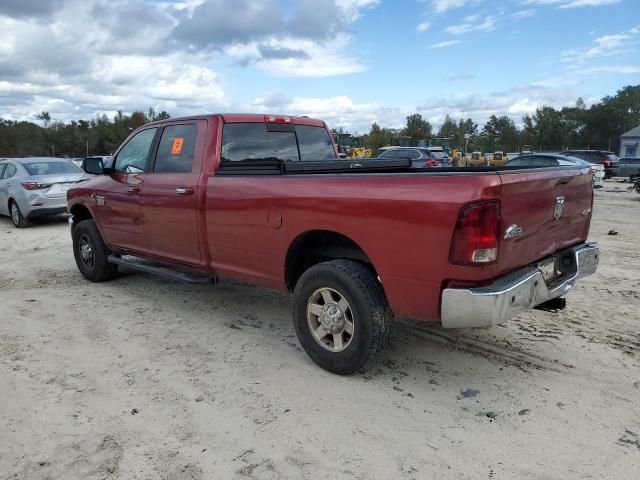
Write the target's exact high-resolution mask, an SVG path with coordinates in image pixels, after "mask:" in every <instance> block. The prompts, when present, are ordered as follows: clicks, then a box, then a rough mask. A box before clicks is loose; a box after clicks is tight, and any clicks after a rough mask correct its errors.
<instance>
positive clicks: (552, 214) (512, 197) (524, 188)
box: [498, 167, 593, 273]
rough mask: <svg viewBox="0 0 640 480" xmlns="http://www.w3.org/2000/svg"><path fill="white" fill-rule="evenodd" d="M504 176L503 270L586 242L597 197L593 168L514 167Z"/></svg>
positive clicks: (501, 196)
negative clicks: (520, 169)
mask: <svg viewBox="0 0 640 480" xmlns="http://www.w3.org/2000/svg"><path fill="white" fill-rule="evenodd" d="M500 177H501V179H502V190H501V195H500V199H501V216H502V229H501V237H502V238H501V241H500V247H499V254H498V269H499V273H504V272H507V271H511V270H514V269H515V268H518V267H521V266H524V265H527V264H530V263H533V262H535V261H537V260H540V259H542V258H544V257H546V256H548V255H550V254H552V253H554V252H556V251H558V250H561V249H563V248H566V247H570V246H572V245H575V244H578V243H583V242H585V241H586V239H587V234H588V232H589V224H590V222H591V208H592V199H593V187H592V180H591V169H590V168H588V167H584V168H582V169H563V170H559V169H553V170H540V171H531V170H528V171H526V172H518V171H510V172H500ZM514 225H515V227H513V228H511V229H510V227H512V226H514ZM518 227H519V228H518ZM520 230H521V233H520V234H519V235H518V233H519V231H520ZM509 232H510V233H511V235H509V234H508V233H509Z"/></svg>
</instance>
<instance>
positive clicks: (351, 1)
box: [336, 0, 380, 22]
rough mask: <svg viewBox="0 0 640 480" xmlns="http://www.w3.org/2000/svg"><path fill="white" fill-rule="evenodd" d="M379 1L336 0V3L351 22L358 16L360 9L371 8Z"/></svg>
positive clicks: (360, 12)
mask: <svg viewBox="0 0 640 480" xmlns="http://www.w3.org/2000/svg"><path fill="white" fill-rule="evenodd" d="M379 3H380V0H336V5H337V6H338V7H339V8H341V9H342V11H343V12H344V13H345V15H346V16H347V18H348V19H349V21H351V22H353V21H355V20H357V19H358V18H359V17H360V15H361V14H362V10H364V9H367V8H373V7H375V6H377V5H378V4H379Z"/></svg>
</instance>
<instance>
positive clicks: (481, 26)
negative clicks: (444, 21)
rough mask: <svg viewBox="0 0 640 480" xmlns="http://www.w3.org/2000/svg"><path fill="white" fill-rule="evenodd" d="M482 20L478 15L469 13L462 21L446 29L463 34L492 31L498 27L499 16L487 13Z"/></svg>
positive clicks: (455, 33)
mask: <svg viewBox="0 0 640 480" xmlns="http://www.w3.org/2000/svg"><path fill="white" fill-rule="evenodd" d="M480 20H481V19H480V18H479V17H478V15H469V16H468V17H466V18H465V19H464V21H463V22H462V23H460V24H456V25H450V26H448V27H447V28H445V29H444V30H445V32H447V33H450V34H452V35H462V34H464V33H469V32H491V31H493V30H495V29H496V23H497V21H498V17H496V16H493V15H487V16H486V17H484V19H482V21H480Z"/></svg>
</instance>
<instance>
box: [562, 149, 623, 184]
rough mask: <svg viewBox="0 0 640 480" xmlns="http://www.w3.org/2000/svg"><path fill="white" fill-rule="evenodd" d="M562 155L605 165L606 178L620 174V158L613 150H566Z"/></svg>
mask: <svg viewBox="0 0 640 480" xmlns="http://www.w3.org/2000/svg"><path fill="white" fill-rule="evenodd" d="M560 155H567V156H570V157H578V158H582V159H583V160H586V161H587V162H589V163H592V164H594V165H604V178H611V177H615V176H617V175H618V165H619V162H620V159H619V158H618V156H617V155H616V154H614V153H613V152H607V151H606V150H565V151H564V152H561V153H560Z"/></svg>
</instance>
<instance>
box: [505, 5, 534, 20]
mask: <svg viewBox="0 0 640 480" xmlns="http://www.w3.org/2000/svg"><path fill="white" fill-rule="evenodd" d="M535 14H536V11H535V10H534V9H532V8H527V9H525V10H518V11H517V12H513V13H512V14H511V17H513V18H514V19H516V20H518V19H521V18H528V17H533V16H534V15H535Z"/></svg>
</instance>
